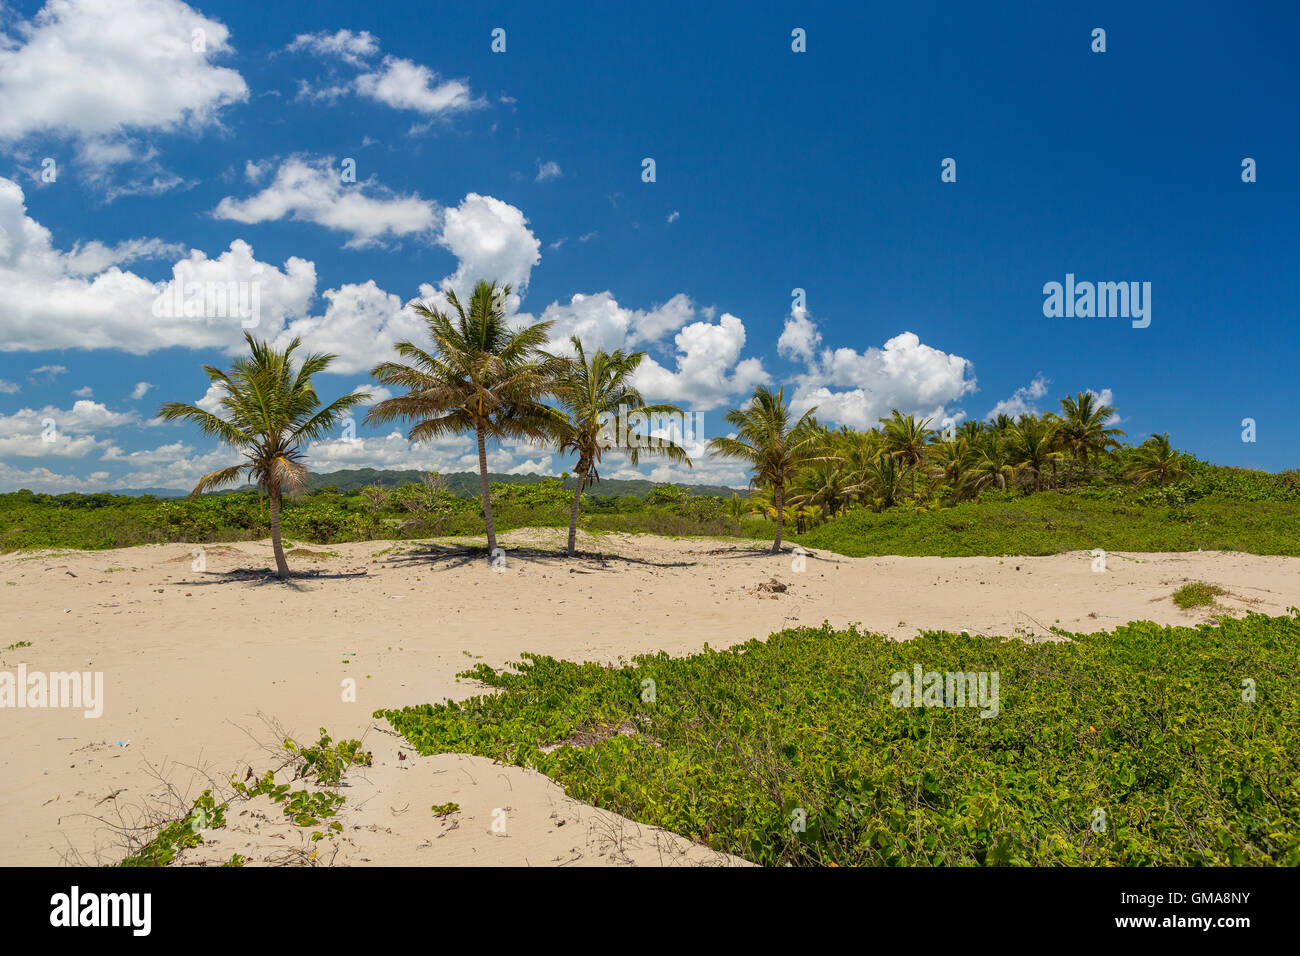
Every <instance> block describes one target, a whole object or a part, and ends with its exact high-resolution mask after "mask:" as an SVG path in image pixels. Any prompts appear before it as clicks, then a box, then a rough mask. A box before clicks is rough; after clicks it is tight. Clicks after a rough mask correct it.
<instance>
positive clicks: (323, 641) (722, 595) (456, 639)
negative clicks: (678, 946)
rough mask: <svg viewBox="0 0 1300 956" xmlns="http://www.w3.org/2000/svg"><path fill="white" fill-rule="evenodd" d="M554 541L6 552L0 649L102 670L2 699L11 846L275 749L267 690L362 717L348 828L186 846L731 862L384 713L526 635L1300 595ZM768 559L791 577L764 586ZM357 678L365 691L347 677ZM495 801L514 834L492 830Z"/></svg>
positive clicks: (296, 710)
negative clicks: (495, 560)
mask: <svg viewBox="0 0 1300 956" xmlns="http://www.w3.org/2000/svg"><path fill="white" fill-rule="evenodd" d="M560 540H561V538H560V535H558V534H556V533H553V532H549V531H536V532H516V533H511V534H508V535H505V536H504V537H503V544H504V546H505V547H506V548H507V549H509V550H508V552H507V566H506V569H505V571H504V572H501V573H494V572H492V571H490V570H489V568H488V565H487V562H486V561H484V560H482V559H477V560H465V559H463V558H459V557H440V558H436V559H431V558H430V557H429V556H428V555H427V554H422V553H420V551H419V549H418V548H417V547H415V546H412V545H409V544H400V545H397V546H396V547H395V548H394V549H393V550H390V551H388V553H386V554H382V555H380V556H378V557H375V555H376V554H377V553H378V552H381V551H384V550H385V549H389V548H390V545H389V544H388V543H386V542H385V543H360V544H345V545H331V546H328V547H324V546H315V545H313V546H309V548H310V550H312V551H326V550H328V551H331V552H335V553H337V555H338V556H337V557H329V558H324V559H313V558H309V557H305V556H296V557H291V558H290V564H291V566H292V567H294V568H295V570H307V569H315V570H319V571H320V572H321V574H320V576H318V577H307V578H300V579H297V580H295V581H294V582H293V583H292V584H291V585H283V584H278V583H272V582H269V581H267V580H264V579H263V578H262V577H261V576H260V575H254V574H250V575H245V576H240V575H232V574H230V572H232V571H236V570H237V569H241V568H243V569H250V570H251V569H259V570H264V569H267V568H269V567H270V566H271V565H270V548H269V544H268V543H267V542H251V543H244V544H238V545H222V546H210V547H208V548H207V553H206V562H207V566H206V571H204V572H198V571H194V570H191V561H192V557H191V546H188V545H175V544H173V545H158V546H147V547H139V548H128V549H123V550H119V551H99V552H72V553H43V554H35V555H34V554H11V555H6V556H2V557H0V588H2V589H3V590H2V591H0V599H2V600H3V605H2V609H0V622H2V623H3V629H2V631H0V634H2V635H3V637H2V638H0V648H3V647H5V646H6V645H9V644H11V643H13V642H17V641H30V642H31V646H30V647H24V648H18V649H15V650H8V651H0V671H10V672H13V671H15V670H16V669H17V667H18V665H19V664H20V663H23V664H26V665H27V668H28V671H29V672H31V671H47V672H52V671H70V670H91V671H102V672H103V674H104V697H105V703H104V710H103V715H102V716H101V717H99V718H98V719H87V718H85V717H84V716H83V715H82V712H81V711H80V710H67V709H26V708H23V709H8V708H6V709H3V710H0V863H3V864H30V863H34V864H51V863H58V862H60V861H61V860H63V859H67V858H77V859H82V860H86V861H94V860H97V859H98V860H102V861H104V862H112V861H115V860H117V859H118V858H120V857H121V856H122V852H121V850H120V847H119V845H118V842H119V841H118V838H117V836H116V835H115V834H114V832H113V831H112V829H110V828H108V827H106V826H105V825H103V824H101V823H98V822H96V820H95V819H93V817H109V818H112V819H117V818H118V817H119V815H121V816H122V817H125V818H127V819H133V818H135V817H134V815H135V814H136V813H137V812H138V811H139V809H140V808H143V807H147V806H157V805H158V804H159V802H160V800H161V799H162V798H163V797H164V796H165V789H164V787H163V785H162V783H161V782H160V780H159V779H158V777H157V776H156V775H155V774H154V773H153V772H152V771H151V770H150V768H151V767H152V768H154V769H155V770H157V771H159V772H161V774H162V776H163V777H165V778H166V779H167V780H168V781H170V782H171V783H172V784H173V785H174V786H177V787H179V788H181V790H182V791H183V792H187V793H189V795H190V796H191V797H192V796H197V793H198V791H199V790H201V789H202V787H201V786H198V787H196V786H195V783H194V779H193V778H194V773H193V770H192V769H190V768H193V767H202V768H205V769H206V770H207V772H208V773H209V774H210V775H211V776H212V777H213V778H216V779H225V778H226V777H227V775H228V774H229V773H230V772H232V771H239V772H240V774H241V775H242V774H243V772H244V770H245V769H246V768H247V767H250V766H251V767H252V769H253V770H254V771H257V772H261V771H263V770H265V769H268V767H269V766H270V763H269V759H270V758H269V755H268V754H267V753H266V752H265V750H264V749H263V747H262V744H260V743H259V742H258V741H265V740H266V739H267V738H268V734H267V731H266V727H265V726H264V725H263V723H262V722H261V720H260V719H259V718H258V717H257V716H256V715H258V714H259V713H261V714H266V715H270V716H271V717H273V718H275V719H276V720H277V721H278V722H279V723H280V724H282V725H283V727H284V729H285V730H286V732H288V733H289V734H291V735H292V736H294V738H295V739H297V740H300V741H314V740H315V739H316V736H317V731H318V728H320V727H325V728H327V729H328V731H329V732H330V734H331V735H333V736H334V738H335V739H339V738H342V737H356V736H362V735H363V734H364V735H365V740H366V744H367V746H368V747H369V748H370V749H372V750H373V752H374V754H375V766H374V767H372V768H369V769H367V770H364V771H358V772H357V773H355V774H353V775H351V776H350V778H349V781H350V782H349V786H348V787H347V788H346V789H345V793H347V795H348V803H347V804H346V805H345V807H344V810H343V813H342V817H341V819H342V821H343V822H344V824H345V829H344V833H343V835H342V837H340V838H339V839H338V840H336V841H334V842H333V843H329V842H326V843H325V844H324V845H323V846H322V845H319V844H318V845H316V846H312V847H307V848H306V850H305V852H303V853H298V854H297V856H295V853H296V852H297V851H296V849H295V847H296V844H297V843H298V842H300V841H301V839H302V837H301V833H300V832H299V831H296V830H295V828H292V827H284V826H283V825H281V824H280V823H279V822H278V821H277V820H276V816H277V815H278V811H276V810H275V809H274V808H269V807H264V808H263V809H262V811H261V812H263V813H264V815H265V816H266V819H265V820H259V819H257V817H256V813H257V812H258V811H257V810H256V809H255V805H245V806H240V807H238V808H237V809H236V811H235V816H234V818H233V819H232V820H231V821H230V824H229V826H228V828H227V830H226V831H212V832H211V834H210V837H211V839H210V844H209V845H207V846H205V847H201V848H198V849H197V850H195V851H190V852H188V853H187V854H186V855H185V857H184V862H191V863H199V862H217V861H221V860H225V859H229V856H230V853H232V852H241V853H243V854H244V855H245V856H249V857H250V859H252V860H254V861H264V862H275V861H277V860H287V859H290V858H291V857H292V858H294V859H298V860H303V859H310V853H311V851H312V850H313V849H315V850H317V851H318V857H317V862H331V861H332V862H334V863H349V864H366V863H376V864H380V863H384V864H387V863H397V864H401V863H428V864H439V863H443V864H463V863H492V864H521V865H522V864H531V865H554V864H567V863H581V864H614V865H622V864H629V863H642V864H652V865H658V864H661V863H663V864H701V863H726V862H734V861H731V860H730V859H729V858H726V857H721V856H719V855H717V854H713V853H710V852H709V851H707V850H705V849H704V848H702V847H699V846H696V845H694V844H692V843H690V842H689V841H686V840H684V839H682V838H680V837H677V836H675V835H672V834H665V833H662V832H660V831H655V830H653V829H651V828H647V827H642V826H638V825H637V824H635V823H632V822H630V821H626V820H623V819H622V818H620V817H617V816H615V815H613V814H608V813H604V812H602V811H598V810H594V809H592V808H590V807H587V806H585V805H583V804H581V803H578V802H576V801H573V800H571V799H569V798H568V797H566V796H565V795H564V794H563V792H562V791H561V790H560V788H559V787H557V786H556V785H555V784H554V783H552V782H551V781H549V780H547V779H546V778H545V777H541V776H540V775H538V774H536V773H530V772H528V771H524V770H521V769H519V768H514V767H502V766H498V765H495V764H493V763H492V762H491V761H487V760H482V759H480V758H472V757H466V756H463V755H454V754H449V755H443V756H438V757H432V758H420V757H418V756H416V755H415V754H414V752H413V751H411V749H410V748H409V747H406V746H404V745H403V742H402V741H401V740H400V739H399V738H396V737H395V736H393V735H392V734H391V733H390V732H388V730H387V725H386V724H384V723H383V722H375V721H373V720H372V719H371V714H372V713H373V711H374V710H376V709H378V708H387V707H400V706H404V705H407V704H422V703H430V702H437V701H441V700H443V699H446V698H448V697H451V698H458V699H459V698H464V697H468V696H471V695H473V694H474V693H477V692H479V688H478V685H476V684H474V683H473V682H458V681H457V680H456V677H455V675H456V674H457V673H458V672H460V671H463V670H465V669H467V668H468V667H470V666H472V665H473V664H474V663H476V662H478V661H479V660H482V661H484V662H486V663H488V664H490V665H493V666H500V665H503V664H506V663H508V662H510V661H512V660H515V659H517V658H518V656H519V654H520V653H521V652H523V651H537V652H542V653H548V654H551V655H554V656H557V657H563V658H568V659H572V660H597V661H606V662H615V661H617V660H618V659H619V658H620V657H622V658H629V657H631V656H632V655H634V654H638V653H642V652H649V651H658V650H666V651H668V652H670V653H673V654H682V653H689V652H692V651H695V650H698V649H699V648H700V647H702V646H703V645H704V644H705V643H708V644H709V645H710V646H713V647H718V648H721V647H726V646H729V645H732V644H735V643H738V642H742V641H746V640H749V639H751V638H754V637H763V636H766V635H767V634H768V633H770V632H771V631H774V630H779V629H781V628H783V627H789V626H793V625H800V624H810V625H815V624H820V623H821V622H822V621H823V620H828V621H830V622H831V623H832V624H833V625H837V626H843V625H846V624H849V623H852V622H857V623H860V624H862V625H863V626H865V627H866V628H868V629H870V630H874V631H880V632H883V633H887V634H890V635H892V636H894V637H897V638H907V637H912V636H915V635H916V633H917V632H918V630H920V629H946V630H960V629H967V630H969V631H971V632H972V633H987V634H1013V633H1019V634H1022V635H1024V636H1026V637H1035V636H1042V635H1044V634H1045V633H1046V632H1047V629H1048V628H1049V627H1051V626H1052V625H1059V626H1060V627H1063V628H1065V629H1067V630H1070V631H1093V630H1100V629H1106V628H1111V627H1114V626H1116V625H1118V624H1123V623H1127V622H1129V621H1132V620H1153V621H1157V622H1160V623H1166V624H1175V623H1178V624H1190V623H1196V622H1200V621H1205V620H1208V619H1209V618H1210V616H1211V613H1210V612H1208V611H1206V610H1199V611H1194V612H1185V611H1181V610H1179V609H1178V608H1177V607H1175V606H1174V604H1173V602H1172V601H1171V600H1170V595H1171V594H1172V592H1173V591H1174V590H1175V589H1176V588H1178V587H1179V586H1180V585H1181V584H1183V583H1185V582H1187V581H1192V580H1204V581H1209V582H1212V583H1215V584H1218V585H1221V586H1222V587H1225V588H1227V589H1228V591H1229V592H1230V595H1229V596H1227V597H1224V598H1221V599H1220V603H1221V605H1222V606H1223V607H1225V608H1228V609H1230V610H1231V611H1233V612H1234V613H1242V612H1244V611H1246V610H1258V611H1261V612H1264V613H1270V614H1280V613H1284V612H1285V609H1286V608H1287V607H1288V606H1289V605H1300V574H1298V573H1297V572H1300V559H1296V558H1280V557H1258V556H1252V555H1242V554H1224V553H1208V552H1207V553H1204V554H1202V553H1195V554H1155V555H1150V554H1118V553H1112V554H1110V555H1109V557H1108V571H1107V573H1105V574H1097V573H1093V571H1092V569H1091V564H1092V559H1091V558H1090V556H1089V555H1088V554H1086V553H1072V554H1066V555H1058V556H1053V557H1040V558H1017V557H1011V558H900V557H888V558H858V559H854V558H841V557H838V556H835V555H831V554H828V553H819V554H816V555H813V556H811V557H809V558H808V562H807V570H806V571H805V572H803V573H795V572H794V571H792V558H791V556H790V555H789V554H785V555H768V554H764V553H762V552H759V551H755V550H752V548H751V546H748V545H743V544H736V543H728V542H706V541H700V540H683V541H677V540H670V539H664V538H657V537H650V536H636V537H630V536H604V537H601V538H599V539H591V538H588V537H586V536H584V538H583V546H584V547H585V548H588V549H595V548H599V549H600V550H601V551H602V552H603V553H604V554H606V555H607V556H608V557H607V558H606V559H605V560H598V559H593V558H589V557H588V558H580V559H578V560H575V561H568V560H566V559H564V558H562V557H559V556H547V555H539V554H536V553H532V554H530V553H527V552H526V551H519V550H516V549H519V548H526V547H527V546H528V545H530V544H536V543H538V542H545V543H547V545H548V546H556V545H558V544H559V543H560ZM773 577H775V578H777V579H779V580H780V581H781V582H783V583H785V584H786V585H788V586H789V589H788V590H787V591H786V592H785V593H783V594H780V595H778V596H776V597H772V596H770V595H768V594H765V593H756V592H755V588H756V586H757V585H759V584H760V583H762V582H765V581H767V580H768V579H769V578H773ZM467 653H468V655H472V656H467ZM345 660H346V661H348V663H346V664H345V663H343V661H345ZM349 677H351V678H354V679H355V680H356V683H357V686H358V693H357V697H358V700H357V702H355V703H345V702H344V701H343V700H342V682H343V681H344V680H345V679H346V678H349ZM254 738H256V739H254ZM119 742H121V744H122V745H121V746H119ZM399 750H400V751H401V752H403V753H405V754H406V757H405V759H403V760H399V759H398V756H397V754H398V752H399ZM113 793H116V796H115V797H112V798H111V799H108V800H104V798H105V797H108V796H109V795H110V794H113ZM101 801H102V802H101ZM449 801H450V802H456V803H459V804H460V805H461V807H462V810H461V811H460V812H459V813H457V814H453V815H452V816H450V817H448V818H446V819H444V820H439V819H437V818H436V817H434V816H433V814H432V813H431V812H430V807H431V806H432V805H434V804H443V803H447V802H449ZM498 809H502V810H504V811H505V820H506V832H505V833H504V834H503V833H499V832H494V831H493V830H492V821H493V819H494V817H493V811H494V810H498ZM245 810H247V811H249V812H248V813H242V811H245ZM115 811H116V812H115ZM561 821H563V824H561ZM277 833H278V835H276V834H277ZM290 844H294V845H295V847H291V846H290Z"/></svg>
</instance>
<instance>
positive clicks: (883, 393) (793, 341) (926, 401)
mask: <svg viewBox="0 0 1300 956" xmlns="http://www.w3.org/2000/svg"><path fill="white" fill-rule="evenodd" d="M805 323H807V325H805ZM792 330H793V331H792ZM786 331H787V332H788V333H789V336H788V337H787V335H786V334H785V333H783V334H782V339H783V340H784V341H785V347H786V354H788V355H798V354H800V350H801V349H805V348H806V350H807V351H808V352H811V350H812V348H813V347H814V343H815V342H816V341H818V340H819V335H818V334H817V332H816V329H815V327H813V326H812V323H811V320H810V319H808V317H807V314H806V313H801V314H800V315H798V316H792V317H791V319H790V320H787V323H786ZM779 349H780V343H778V350H779ZM794 381H795V390H794V393H793V395H791V397H790V407H791V409H792V410H793V411H795V412H797V413H799V414H802V413H803V412H805V411H807V410H808V409H809V408H812V407H814V406H816V408H817V416H818V418H820V419H821V420H823V421H825V422H829V423H832V424H838V425H848V426H850V427H852V428H860V429H867V428H874V427H875V426H876V425H877V424H878V423H879V419H881V418H887V417H889V414H890V412H891V411H892V410H893V409H895V408H896V409H898V410H899V411H901V412H903V413H904V414H915V415H918V416H920V417H922V418H932V419H936V420H939V419H942V418H943V417H944V416H945V415H946V414H948V406H949V405H950V404H951V403H953V402H955V401H957V400H958V399H960V398H961V397H962V396H963V395H965V394H967V393H968V392H972V391H974V390H975V378H974V375H973V369H972V366H971V363H970V362H969V361H968V360H967V359H964V358H962V357H961V356H959V355H951V354H949V353H947V352H943V351H941V350H939V349H936V348H933V347H932V346H929V345H925V344H923V343H922V342H921V340H920V338H919V337H918V336H917V335H916V334H915V333H913V332H900V333H899V334H898V335H895V336H894V337H893V338H891V339H889V340H888V341H886V342H885V344H884V347H883V348H875V347H870V348H868V349H866V351H864V352H858V351H856V350H855V349H851V348H837V349H830V348H823V349H822V351H821V353H820V354H818V355H814V356H813V357H811V358H810V359H809V360H808V362H807V365H806V367H805V371H804V372H803V373H801V374H799V375H797V376H795V380H794Z"/></svg>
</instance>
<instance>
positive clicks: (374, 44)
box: [286, 30, 379, 66]
mask: <svg viewBox="0 0 1300 956" xmlns="http://www.w3.org/2000/svg"><path fill="white" fill-rule="evenodd" d="M286 49H288V50H292V51H300V50H307V51H309V52H311V53H315V54H316V55H317V56H336V57H338V58H339V59H341V60H343V61H344V62H346V63H351V64H352V65H353V66H361V65H362V62H363V61H364V60H365V59H366V58H367V57H372V56H374V55H375V54H377V53H378V52H379V41H378V40H376V39H375V37H374V36H372V35H371V34H370V32H369V31H367V30H362V31H361V32H359V33H353V32H352V31H351V30H339V31H337V32H335V33H326V32H325V31H323V30H322V31H320V32H317V33H300V34H298V36H296V37H294V38H293V42H292V43H290V44H289V45H288V47H286Z"/></svg>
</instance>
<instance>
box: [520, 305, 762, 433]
mask: <svg viewBox="0 0 1300 956" xmlns="http://www.w3.org/2000/svg"><path fill="white" fill-rule="evenodd" d="M705 311H706V310H697V308H696V306H695V303H693V302H692V301H691V299H690V297H689V296H686V295H684V294H681V293H678V294H677V295H675V296H673V297H672V298H671V299H669V300H668V301H667V302H664V303H663V304H661V305H657V306H655V307H653V308H651V309H648V310H646V309H629V308H626V307H624V306H622V305H620V304H619V303H618V301H617V300H616V299H615V298H614V296H613V295H612V294H611V293H610V292H600V293H597V294H595V295H584V294H582V293H578V294H576V295H574V296H573V297H572V298H571V299H570V300H569V301H568V302H567V303H559V302H552V303H551V304H550V305H549V306H547V307H546V309H545V310H544V311H543V312H542V314H541V316H540V318H541V320H542V321H549V322H552V323H553V325H552V328H551V342H550V348H551V349H552V350H553V351H555V352H557V353H559V354H568V353H570V352H571V351H572V347H571V346H570V344H569V338H570V336H574V335H576V336H578V338H580V339H581V340H582V344H583V348H585V349H586V350H587V351H588V352H592V351H595V350H597V349H603V350H605V351H607V352H612V351H613V350H614V349H624V350H633V349H648V350H649V352H650V354H648V355H647V356H646V358H645V359H644V360H643V361H642V363H641V367H640V368H639V369H638V370H637V373H636V378H635V379H634V381H635V384H636V385H637V387H638V388H639V389H641V390H642V391H643V392H644V393H645V394H646V397H647V398H650V399H652V400H664V401H672V402H679V403H683V402H684V403H687V404H688V405H689V407H690V408H691V409H694V410H704V409H710V408H716V407H717V406H718V405H719V404H721V403H723V402H725V401H727V400H728V399H729V398H731V397H733V396H736V395H742V394H744V393H746V392H748V391H751V390H752V389H753V388H754V386H755V385H758V384H761V383H765V382H768V381H769V377H768V374H767V372H766V371H764V369H763V364H762V362H761V360H759V359H757V358H744V359H742V358H741V352H742V351H743V349H744V346H745V325H744V323H743V322H742V321H741V320H740V319H739V318H737V317H736V316H734V315H730V314H726V313H724V314H723V315H722V317H721V318H720V319H719V320H718V321H717V322H714V321H712V318H711V317H706V318H704V319H699V318H698V316H700V315H702V314H704V313H705ZM670 332H675V333H676V335H674V337H673V340H672V341H673V346H674V348H673V349H668V348H667V347H666V346H662V347H659V346H660V345H661V342H662V340H663V339H664V338H666V337H667V335H668V334H669V333H670ZM656 353H660V354H656Z"/></svg>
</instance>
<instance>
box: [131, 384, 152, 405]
mask: <svg viewBox="0 0 1300 956" xmlns="http://www.w3.org/2000/svg"><path fill="white" fill-rule="evenodd" d="M157 387H158V386H157V385H154V384H153V383H152V382H136V383H135V388H133V389H131V400H132V401H133V402H138V401H140V399H142V398H144V397H145V395H146V394H147V393H148V391H149V389H151V388H157Z"/></svg>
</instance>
